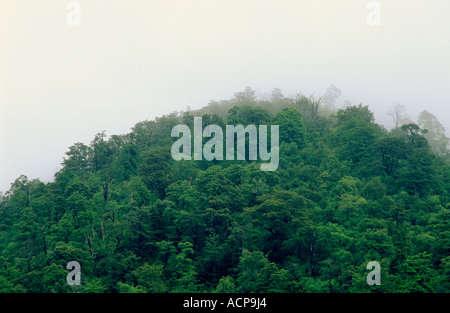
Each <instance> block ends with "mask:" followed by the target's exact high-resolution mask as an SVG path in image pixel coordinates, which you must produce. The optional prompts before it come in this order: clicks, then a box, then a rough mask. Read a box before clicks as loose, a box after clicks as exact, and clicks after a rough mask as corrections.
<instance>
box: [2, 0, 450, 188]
mask: <svg viewBox="0 0 450 313" xmlns="http://www.w3.org/2000/svg"><path fill="white" fill-rule="evenodd" d="M69 2H71V1H60V0H48V1H33V2H31V1H25V0H15V1H3V2H1V3H0V151H1V152H0V191H3V192H4V191H7V190H8V189H9V187H10V184H11V183H12V182H14V180H15V179H16V178H17V177H19V176H20V175H22V174H24V175H26V176H28V178H29V179H34V178H39V179H40V180H42V181H51V180H52V179H53V175H54V173H55V172H56V171H58V170H59V169H60V164H61V162H62V160H63V157H64V154H65V152H66V151H67V150H68V148H69V146H71V145H72V144H74V143H75V142H84V143H86V144H88V143H89V142H90V141H91V140H92V139H93V138H94V136H95V134H97V133H99V132H101V131H103V130H104V131H106V134H108V135H112V134H124V133H128V132H130V128H131V127H133V126H134V125H135V124H136V123H137V122H139V121H142V120H150V119H153V118H155V117H157V116H161V115H164V114H168V113H171V112H173V111H182V110H185V109H186V108H187V107H190V108H192V109H199V108H201V107H203V106H205V105H207V104H208V103H209V101H210V100H217V101H219V100H226V99H231V98H233V95H234V93H236V92H239V91H242V90H244V88H245V87H247V86H250V87H251V88H253V89H254V90H256V91H257V94H258V95H260V98H262V97H263V96H264V95H267V94H270V92H271V91H272V90H273V89H274V88H279V89H281V91H282V92H283V94H284V95H285V96H287V97H288V96H295V95H296V94H297V93H299V92H301V93H303V94H305V95H312V94H314V95H322V94H323V93H324V92H325V91H326V90H327V88H328V87H329V86H330V85H331V84H332V85H334V86H336V87H337V88H339V90H340V91H341V95H340V96H339V98H337V100H336V103H335V107H336V108H342V107H344V106H345V105H346V104H349V103H351V104H353V105H357V104H359V103H362V104H363V105H368V106H369V108H370V110H371V111H372V112H374V115H375V117H376V121H377V122H378V123H380V124H383V125H385V127H386V128H387V129H389V128H391V127H392V126H393V121H392V119H391V117H390V116H389V115H388V114H387V112H388V110H389V108H390V107H391V106H392V105H393V104H394V103H395V102H398V103H401V104H402V105H404V106H405V107H406V110H407V114H408V116H409V117H410V119H411V120H413V121H417V117H418V114H419V113H420V112H421V111H423V110H427V111H429V112H431V113H432V114H434V115H435V116H436V117H437V118H438V119H439V121H440V122H441V123H442V124H443V125H444V127H445V129H446V133H447V135H448V136H449V135H450V106H449V104H450V88H448V85H449V82H450V40H449V35H450V23H449V22H448V21H449V20H450V3H449V2H448V1H447V0H433V1H427V2H425V1H423V2H422V1H421V2H419V1H414V2H411V1H402V0H398V1H387V0H385V1H381V0H380V1H372V2H375V3H377V4H378V9H379V11H374V9H373V8H372V7H369V8H368V6H367V5H368V3H369V2H371V1H361V0H346V1H345V2H344V1H339V2H338V1H333V0H321V1H317V0H315V1H312V0H309V1H299V0H282V1H280V0H265V1H262V0H246V1H242V0H239V1H238V0H227V1H218V0H196V1H195V0H183V1H182V0H173V1H167V0H164V1H163V0H156V1H137V0H135V1H125V0H115V1H111V0H109V1H106V0H97V1H88V0H79V1H72V2H75V3H78V5H79V12H78V14H79V16H78V17H79V25H77V24H76V23H75V24H71V23H70V18H71V17H73V14H74V9H73V7H69V8H68V7H67V4H68V3H69ZM375 13H376V14H377V16H376V17H377V19H375V20H371V18H372V17H373V16H372V15H373V14H375ZM371 21H375V22H374V23H371ZM378 22H379V23H378Z"/></svg>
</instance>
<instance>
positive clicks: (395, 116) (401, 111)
mask: <svg viewBox="0 0 450 313" xmlns="http://www.w3.org/2000/svg"><path fill="white" fill-rule="evenodd" d="M388 115H389V116H390V117H392V120H393V122H394V128H399V127H400V126H402V125H403V124H407V123H411V120H410V119H409V117H408V115H407V113H406V107H405V106H404V105H403V104H400V103H399V102H394V104H393V105H392V107H391V108H390V109H389V110H388Z"/></svg>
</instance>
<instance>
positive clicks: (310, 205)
mask: <svg viewBox="0 0 450 313" xmlns="http://www.w3.org/2000/svg"><path fill="white" fill-rule="evenodd" d="M194 116H202V117H203V125H204V126H205V125H208V124H212V123H214V124H218V125H220V126H224V125H226V124H233V125H236V124H243V125H248V124H255V125H261V124H264V125H268V124H277V125H279V126H280V164H279V167H278V169H277V170H276V171H273V172H263V171H261V170H260V166H259V165H260V163H261V162H259V161H237V160H236V161H206V160H202V161H185V160H182V161H175V160H173V159H172V157H171V154H170V148H171V145H172V143H173V142H174V140H175V139H174V138H172V137H171V129H172V127H173V126H175V125H177V124H179V123H185V124H187V125H192V121H193V117H194ZM424 126H426V129H425V127H424ZM446 147H447V139H446V138H445V135H444V131H443V127H442V125H440V123H439V122H438V121H437V119H436V118H435V117H434V116H433V115H432V114H431V113H428V112H426V111H424V112H423V114H421V120H420V121H419V122H418V123H417V124H416V123H408V124H403V125H398V127H397V128H395V129H392V130H390V131H387V130H386V129H385V128H384V127H382V126H380V125H378V124H376V123H375V121H374V116H373V114H372V112H371V111H370V110H369V108H368V106H363V105H358V106H347V107H346V108H344V109H340V110H337V111H336V110H333V108H332V107H331V106H326V105H325V104H324V102H322V101H321V99H320V98H314V97H305V96H303V95H299V96H297V97H295V98H288V97H285V96H283V95H282V94H281V93H280V91H279V90H275V91H274V92H273V94H272V98H271V99H270V100H266V101H263V100H257V99H256V97H255V93H254V91H252V90H251V89H250V88H247V89H246V90H244V91H243V92H239V93H236V95H235V98H233V99H231V100H223V101H220V102H215V101H213V102H211V103H210V104H209V105H208V106H206V107H204V108H202V109H201V110H198V111H189V110H188V111H186V112H178V113H173V114H169V115H166V116H163V117H160V118H156V119H155V120H150V121H149V120H146V121H142V122H139V123H137V124H136V125H135V126H134V127H133V128H132V131H131V132H130V133H129V134H124V135H112V136H109V137H108V136H106V134H105V133H104V132H102V133H99V134H97V135H96V136H95V138H94V139H93V140H92V142H91V143H90V144H89V145H86V144H83V143H75V144H74V145H73V146H71V147H70V148H69V150H68V152H67V156H66V157H65V158H64V161H63V163H62V165H63V167H62V169H61V170H60V171H59V172H58V173H56V175H55V179H54V181H53V182H50V183H43V182H41V181H39V180H37V179H35V180H29V179H28V178H27V177H26V176H21V177H19V178H18V179H17V180H16V181H15V182H14V183H12V184H11V189H10V190H9V191H8V192H6V193H5V194H4V195H3V197H2V199H1V202H0V291H1V292H108V293H109V292H341V293H342V292H449V291H450V256H449V251H450V231H449V227H448V223H449V216H450V215H449V209H450V163H449V154H448V150H447V149H446ZM70 261H78V262H79V263H80V264H81V282H82V284H81V285H80V286H69V285H68V284H67V283H66V276H67V274H68V272H69V271H68V270H67V269H66V265H67V263H68V262H70ZM369 261H378V262H379V263H380V264H381V285H379V286H369V285H368V284H367V283H366V276H367V274H368V272H369V271H368V270H367V269H366V265H367V263H368V262H369Z"/></svg>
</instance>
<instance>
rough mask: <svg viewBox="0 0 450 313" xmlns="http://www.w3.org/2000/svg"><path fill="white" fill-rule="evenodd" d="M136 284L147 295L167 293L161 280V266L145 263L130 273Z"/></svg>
mask: <svg viewBox="0 0 450 313" xmlns="http://www.w3.org/2000/svg"><path fill="white" fill-rule="evenodd" d="M132 274H133V275H134V276H135V277H136V280H137V282H138V287H139V286H142V287H143V288H145V290H146V291H147V292H149V293H161V292H166V291H167V286H166V284H165V282H164V280H163V265H162V264H152V265H150V264H148V263H145V264H144V265H142V266H141V267H139V268H138V269H136V270H134V271H133V273H132Z"/></svg>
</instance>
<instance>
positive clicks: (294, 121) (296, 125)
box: [273, 108, 305, 148]
mask: <svg viewBox="0 0 450 313" xmlns="http://www.w3.org/2000/svg"><path fill="white" fill-rule="evenodd" d="M273 124H275V125H279V129H280V142H286V143H291V142H294V143H295V144H296V145H297V147H298V148H302V147H303V146H304V144H305V128H304V126H303V120H302V115H301V114H300V112H298V111H297V110H296V109H293V108H284V109H283V110H282V111H281V112H279V113H278V114H277V115H276V116H275V117H274V120H273Z"/></svg>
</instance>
